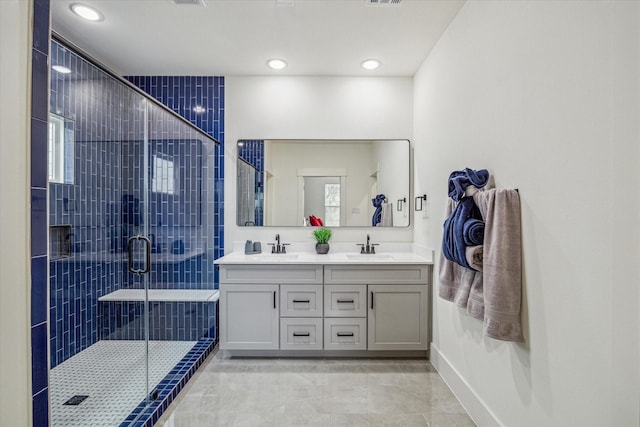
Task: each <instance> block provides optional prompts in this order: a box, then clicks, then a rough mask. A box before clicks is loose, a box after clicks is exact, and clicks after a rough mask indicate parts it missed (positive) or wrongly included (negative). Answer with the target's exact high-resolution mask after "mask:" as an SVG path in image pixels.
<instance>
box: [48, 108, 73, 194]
mask: <svg viewBox="0 0 640 427" xmlns="http://www.w3.org/2000/svg"><path fill="white" fill-rule="evenodd" d="M74 138H75V136H74V123H73V121H71V120H67V119H65V118H64V117H61V116H58V115H56V114H49V129H48V144H47V145H48V153H47V162H48V165H47V166H48V172H49V175H48V177H49V182H52V183H55V184H73V170H74V149H73V145H74Z"/></svg>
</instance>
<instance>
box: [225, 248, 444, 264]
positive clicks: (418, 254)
mask: <svg viewBox="0 0 640 427" xmlns="http://www.w3.org/2000/svg"><path fill="white" fill-rule="evenodd" d="M354 245H355V244H348V243H347V244H338V245H335V246H336V248H335V250H334V248H333V246H334V245H332V249H331V250H330V251H329V253H328V254H325V255H319V254H316V253H315V252H314V251H313V250H312V249H311V248H313V245H308V244H302V245H295V246H294V245H292V247H291V248H289V247H287V253H286V254H272V253H270V252H266V251H263V252H262V253H260V254H254V255H245V253H244V250H239V249H238V245H234V248H235V249H236V250H235V251H234V252H231V253H229V254H227V255H225V256H223V257H222V258H218V259H217V260H215V261H214V263H215V264H219V265H238V264H271V265H280V264H327V265H328V264H353V265H356V264H398V265H402V264H433V251H432V250H428V249H424V248H419V247H414V246H413V245H411V244H384V245H385V246H386V248H380V247H376V254H373V255H367V254H360V252H358V249H357V248H356V249H355V250H350V249H351V248H353V247H354ZM263 248H264V246H263Z"/></svg>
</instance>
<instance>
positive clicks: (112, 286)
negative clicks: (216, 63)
mask: <svg viewBox="0 0 640 427" xmlns="http://www.w3.org/2000/svg"><path fill="white" fill-rule="evenodd" d="M50 58H51V66H52V69H51V71H50V73H51V86H50V120H49V153H48V165H47V167H48V170H49V242H50V246H49V277H50V298H49V301H50V306H49V319H50V323H49V324H50V336H49V344H50V375H49V385H50V402H51V403H50V414H51V425H53V426H87V425H104V426H113V425H120V424H121V423H122V422H123V421H125V419H127V420H128V421H132V420H135V419H137V418H139V417H141V416H144V415H146V414H148V413H149V411H148V410H147V409H146V408H147V407H149V406H151V405H152V402H154V400H157V399H158V398H159V397H160V395H161V394H162V393H163V392H166V389H167V387H168V386H170V385H172V384H175V383H176V382H180V378H181V377H180V376H179V375H180V374H181V373H183V371H184V370H185V369H189V368H188V367H187V364H188V362H189V361H192V360H193V359H194V357H196V356H197V352H198V351H203V350H204V349H208V350H209V351H210V348H211V346H212V345H213V343H214V341H215V339H216V307H217V290H216V289H215V280H214V266H213V262H212V261H213V259H214V244H215V238H216V236H215V229H214V222H215V218H216V215H217V214H218V213H217V212H216V207H215V203H214V200H215V196H216V195H215V192H216V186H215V184H216V182H215V181H216V179H215V177H216V171H215V158H216V155H217V153H218V150H219V146H218V143H217V142H216V141H215V140H213V139H212V138H210V137H208V136H207V135H206V134H204V133H203V132H201V131H199V130H198V129H197V128H195V127H193V126H191V125H190V124H188V123H187V122H185V121H184V120H182V119H181V118H179V117H177V116H176V115H175V114H173V113H172V112H170V111H168V110H167V109H166V108H164V107H162V106H161V105H159V104H157V103H156V102H154V101H153V100H151V99H150V98H148V97H147V96H145V95H144V94H143V93H141V92H140V91H138V90H136V89H134V88H133V87H131V86H130V85H129V84H127V83H126V82H124V81H122V80H120V79H118V78H116V77H114V76H113V75H111V74H109V73H108V72H106V71H104V70H102V69H100V68H98V67H97V66H96V65H94V64H92V63H91V62H89V61H88V60H87V59H85V58H84V57H82V56H80V55H79V54H77V53H75V52H74V51H72V50H71V49H70V48H68V47H65V46H64V45H62V44H61V43H60V42H58V41H53V42H52V45H51V56H50Z"/></svg>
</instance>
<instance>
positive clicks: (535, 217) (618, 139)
mask: <svg viewBox="0 0 640 427" xmlns="http://www.w3.org/2000/svg"><path fill="white" fill-rule="evenodd" d="M639 9H640V3H638V2H610V1H588V2H586V1H585V2H575V1H568V2H566V1H535V2H532V1H469V2H467V3H466V4H465V6H464V7H463V8H462V9H461V11H460V13H459V14H458V16H457V17H456V18H455V19H454V21H453V22H452V24H451V25H450V27H449V28H448V30H447V32H446V33H445V34H444V35H443V37H442V38H441V40H440V41H439V43H438V44H437V46H436V47H435V48H434V49H433V51H432V52H431V54H430V56H429V57H428V58H427V60H426V61H425V63H424V64H423V65H422V67H421V69H420V70H419V72H418V73H417V75H416V77H415V81H414V87H415V92H414V99H415V103H414V112H415V116H414V123H415V126H414V144H415V164H416V165H417V167H416V172H415V180H416V181H415V188H416V194H421V193H423V192H426V193H427V194H428V195H429V196H430V211H429V214H428V215H429V219H424V218H422V217H420V218H418V219H417V221H416V225H415V227H414V230H415V240H416V242H417V243H423V244H426V245H428V246H431V247H434V248H439V247H440V241H441V235H442V233H441V223H442V214H443V213H444V207H445V201H446V185H447V177H448V174H449V173H450V171H452V170H456V169H461V168H464V167H471V168H488V169H489V170H490V171H491V172H492V173H493V174H494V175H495V179H496V184H497V186H498V187H505V188H519V190H520V195H521V200H522V226H523V254H524V294H525V298H524V303H523V307H524V308H523V319H524V328H525V338H526V344H524V345H520V344H513V343H507V342H500V341H496V340H492V339H488V338H486V337H484V336H483V334H482V325H481V322H478V321H476V320H474V319H471V318H469V317H467V316H466V315H465V314H464V313H463V312H462V311H461V310H459V309H457V308H456V307H455V306H454V305H453V304H452V303H450V302H447V301H444V300H442V299H439V298H436V299H435V301H434V304H435V306H434V310H435V313H434V324H435V327H434V333H433V343H434V349H433V360H434V363H435V364H437V367H438V369H439V370H440V372H442V373H443V375H444V377H445V379H446V380H447V381H449V383H450V384H451V385H452V386H453V388H454V391H455V392H456V393H457V394H458V395H459V396H460V397H461V399H462V401H463V404H464V405H465V406H466V407H467V409H469V410H470V411H471V413H472V416H474V418H475V419H476V421H477V422H478V423H479V425H481V426H484V425H495V424H502V425H505V426H519V427H520V426H563V427H566V426H637V425H638V424H639V422H640V420H639V416H638V413H639V401H638V398H639V394H638V391H639V390H638V387H639V384H640V378H639V366H638V359H639V356H640V354H639V347H640V344H639V340H640V324H639V323H640V322H639V317H638V313H639V312H640V307H639V306H638V301H639V295H638V293H639V291H638V288H639V286H638V284H639V282H640V281H639V275H638V260H639V259H640V250H639V248H638V244H639V243H638V242H639V241H640V234H639V231H638V230H639V225H640V224H639V209H638V196H639V195H640V179H639V172H638V165H639V164H640V162H639V159H640V156H639V152H638V150H639V148H638V146H639V145H640V144H639V137H640V132H639V129H638V121H639V120H638V119H639V118H640V115H639V114H640V109H639V105H638V104H639V97H640V92H639V89H640V85H639V76H640V69H639V66H638V62H639V57H640V50H639V47H640V46H639V33H638V28H639V26H640V19H639V18H640V10H639ZM434 293H436V294H437V290H436V292H434Z"/></svg>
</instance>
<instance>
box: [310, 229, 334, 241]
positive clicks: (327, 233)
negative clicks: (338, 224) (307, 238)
mask: <svg viewBox="0 0 640 427" xmlns="http://www.w3.org/2000/svg"><path fill="white" fill-rule="evenodd" d="M313 237H315V238H316V241H317V242H318V243H329V239H331V230H329V229H328V228H318V229H317V230H313Z"/></svg>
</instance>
